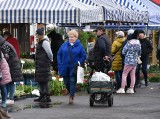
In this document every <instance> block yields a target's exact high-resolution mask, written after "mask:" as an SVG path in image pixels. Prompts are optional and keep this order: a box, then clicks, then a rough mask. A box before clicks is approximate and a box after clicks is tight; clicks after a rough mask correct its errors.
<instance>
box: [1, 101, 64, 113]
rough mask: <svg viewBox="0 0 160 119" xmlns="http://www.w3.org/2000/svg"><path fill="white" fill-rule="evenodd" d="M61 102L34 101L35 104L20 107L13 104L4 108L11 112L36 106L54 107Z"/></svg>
mask: <svg viewBox="0 0 160 119" xmlns="http://www.w3.org/2000/svg"><path fill="white" fill-rule="evenodd" d="M61 104H62V102H53V103H34V104H28V105H25V106H23V107H18V106H16V105H13V106H7V107H6V108H5V109H4V110H5V111H7V112H9V113H12V112H17V111H21V110H26V109H34V108H53V107H56V106H58V105H61Z"/></svg>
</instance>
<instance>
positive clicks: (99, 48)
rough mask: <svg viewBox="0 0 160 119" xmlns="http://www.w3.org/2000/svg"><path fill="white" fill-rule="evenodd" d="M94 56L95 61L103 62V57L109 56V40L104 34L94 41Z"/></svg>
mask: <svg viewBox="0 0 160 119" xmlns="http://www.w3.org/2000/svg"><path fill="white" fill-rule="evenodd" d="M94 56H95V60H96V61H103V57H104V56H111V40H110V39H109V38H108V36H107V35H106V34H105V33H104V34H102V35H101V36H99V37H98V39H97V41H96V44H95V46H94Z"/></svg>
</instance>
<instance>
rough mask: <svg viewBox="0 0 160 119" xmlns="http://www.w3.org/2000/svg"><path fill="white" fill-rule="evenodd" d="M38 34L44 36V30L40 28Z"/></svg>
mask: <svg viewBox="0 0 160 119" xmlns="http://www.w3.org/2000/svg"><path fill="white" fill-rule="evenodd" d="M36 34H38V35H44V28H39V29H37V30H36Z"/></svg>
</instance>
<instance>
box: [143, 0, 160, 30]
mask: <svg viewBox="0 0 160 119" xmlns="http://www.w3.org/2000/svg"><path fill="white" fill-rule="evenodd" d="M143 3H144V4H145V5H146V6H147V8H148V12H149V25H153V26H152V27H154V26H155V25H157V26H158V27H157V29H159V25H160V6H158V5H157V4H155V3H153V2H151V1H150V0H143Z"/></svg>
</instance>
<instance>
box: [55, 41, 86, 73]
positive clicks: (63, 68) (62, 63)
mask: <svg viewBox="0 0 160 119" xmlns="http://www.w3.org/2000/svg"><path fill="white" fill-rule="evenodd" d="M68 47H70V52H71V53H72V58H73V61H74V65H73V63H72V60H71V58H70V53H69V50H68ZM85 59H86V52H85V50H84V47H83V46H82V44H81V43H80V40H78V39H77V40H76V41H75V43H74V44H73V46H71V44H70V43H69V40H68V41H66V42H64V43H63V44H62V46H61V47H60V48H59V50H58V53H57V61H58V71H59V74H60V76H66V75H67V72H69V75H70V76H73V68H74V67H75V66H77V65H78V61H79V62H80V64H81V65H82V64H84V61H85Z"/></svg>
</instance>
